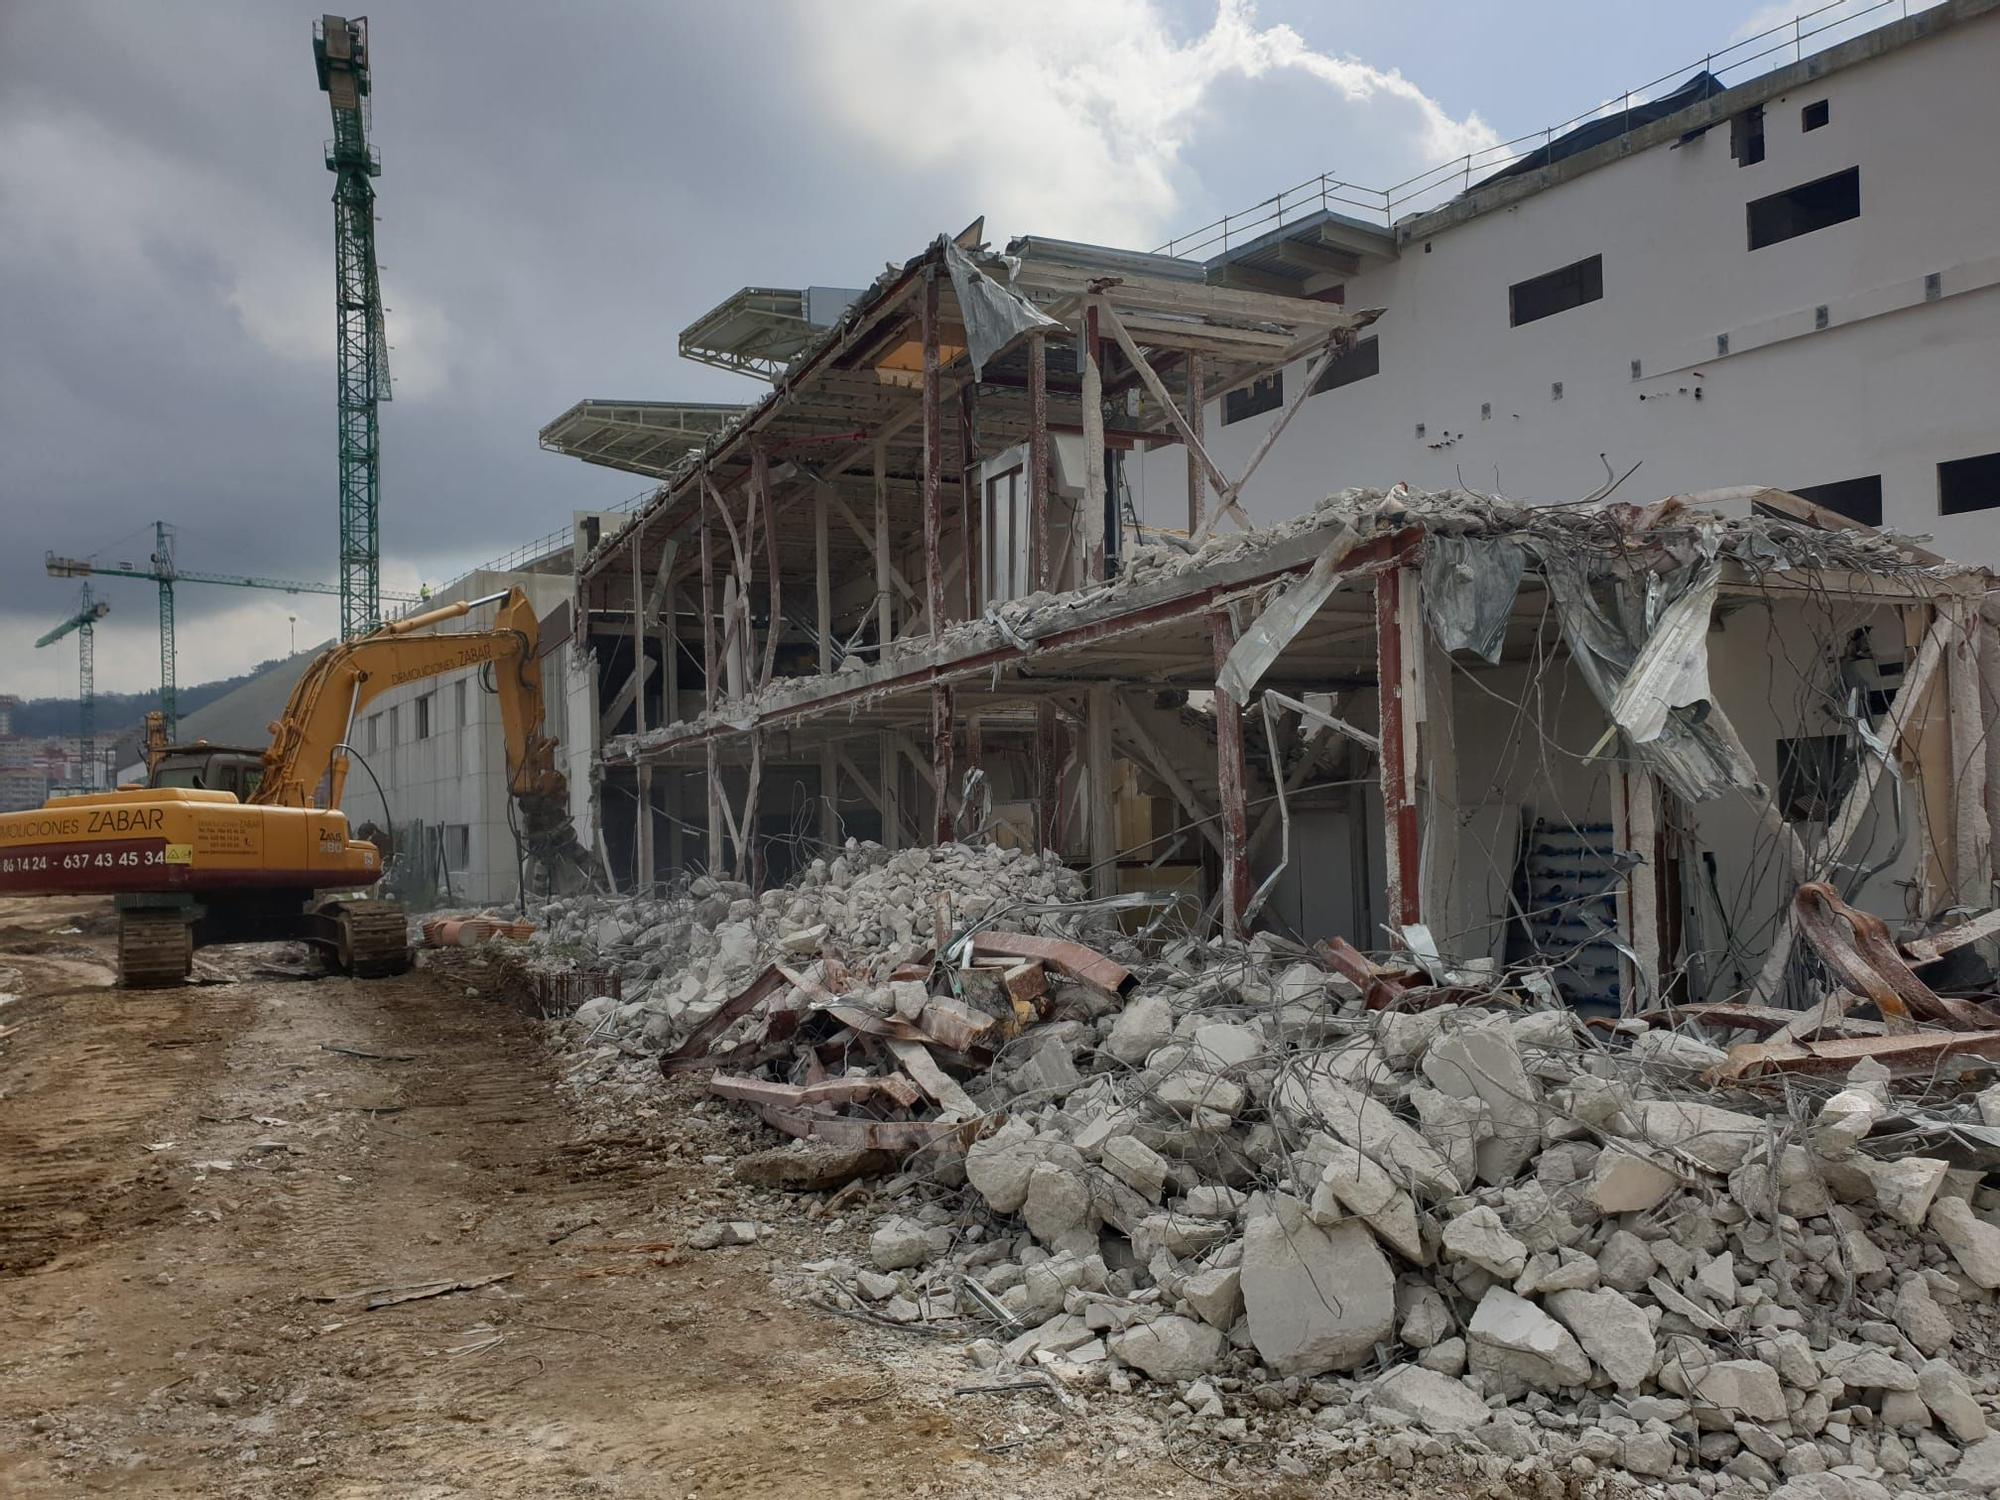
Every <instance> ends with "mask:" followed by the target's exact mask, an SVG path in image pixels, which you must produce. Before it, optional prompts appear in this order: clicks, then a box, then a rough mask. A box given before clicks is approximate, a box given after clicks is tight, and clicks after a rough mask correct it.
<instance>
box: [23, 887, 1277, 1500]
mask: <svg viewBox="0 0 2000 1500" xmlns="http://www.w3.org/2000/svg"><path fill="white" fill-rule="evenodd" d="M108 933H109V914H108V912H106V911H105V910H103V909H102V908H101V907H98V906H94V905H91V904H88V903H81V902H71V903H57V902H0V992H4V993H6V994H7V995H9V996H11V997H12V998H11V999H9V1000H7V1001H5V1002H4V1003H0V1495H4V1496H7V1497H26V1496H50V1495H62V1496H68V1495H97V1494H117V1495H121V1496H134V1495H146V1496H153V1495H204V1496H207V1495H222V1496H238V1495H240V1496H256V1497H259V1500H262V1497H269V1496H328V1497H342V1500H346V1497H362V1496H383V1497H388V1496H394V1497H397V1500H407V1497H445V1496H478V1497H482V1500H484V1497H514V1496H561V1495H607V1496H673V1497H675V1500H686V1497H700V1500H720V1497H729V1496H762V1495H784V1496H787V1497H788V1500H823V1497H829V1500H840V1497H856V1496H889V1495H898V1496H901V1495H936V1496H958V1495H983V1496H1015V1495H1019V1496H1058V1495H1069V1494H1079V1495H1080V1494H1097V1495H1107V1494H1124V1493H1130V1494H1134V1495H1138V1494H1145V1495H1147V1496H1149V1497H1163V1496H1165V1495H1167V1494H1168V1493H1170V1492H1172V1491H1175V1490H1177V1489H1180V1487H1181V1485H1180V1482H1181V1481H1186V1478H1187V1477H1186V1475H1185V1474H1182V1473H1181V1472H1179V1471H1178V1470H1177V1469H1175V1468H1174V1467H1172V1466H1170V1465H1169V1464H1167V1463H1165V1462H1163V1461H1161V1460H1160V1459H1159V1456H1158V1455H1157V1454H1153V1455H1146V1456H1145V1457H1144V1458H1141V1457H1140V1456H1139V1455H1138V1454H1135V1453H1134V1452H1133V1451H1131V1450H1130V1449H1129V1448H1124V1447H1122V1446H1119V1447H1113V1446H1108V1445H1107V1444H1106V1443H1105V1442H1104V1441H1103V1430H1102V1429H1101V1428H1099V1429H1097V1430H1096V1432H1095V1433H1094V1434H1085V1433H1082V1432H1078V1433H1077V1434H1076V1435H1075V1441H1074V1442H1072V1441H1071V1440H1070V1437H1069V1436H1067V1435H1066V1433H1067V1432H1068V1429H1069V1428H1070V1427H1071V1426H1073V1425H1075V1419H1071V1418H1065V1417H1063V1416H1062V1415H1061V1414H1060V1413H1056V1412H1054V1411H1053V1409H1052V1408H1051V1407H1049V1406H1048V1405H1047V1404H1046V1403H1043V1405H1042V1406H1041V1407H1040V1409H1039V1410H1038V1411H1037V1410H1035V1408H1034V1404H1033V1403H1032V1402H1023V1403H1017V1404H1014V1405H1012V1406H1010V1405H1009V1404H1007V1403H1004V1402H998V1401H995V1400H993V1399H991V1398H987V1399H985V1400H984V1401H980V1400H967V1399H964V1398H960V1399H957V1400H954V1399H953V1398H952V1397H951V1396H950V1394H949V1384H950V1375H949V1373H948V1372H949V1370H950V1369H951V1368H954V1366H952V1365H950V1364H949V1363H948V1362H946V1361H944V1360H943V1359H942V1357H941V1356H940V1358H939V1361H938V1365H937V1371H930V1370H924V1371H920V1372H918V1373H917V1374H913V1373H912V1366H911V1364H910V1361H909V1358H908V1356H907V1354H906V1353H905V1351H906V1349H907V1347H908V1344H909V1340H908V1338H907V1336H900V1335H892V1334H885V1333H879V1332H876V1331H874V1330H871V1329H865V1328H859V1327H857V1326H856V1325H855V1324H853V1323H851V1322H848V1321H845V1320H842V1319H837V1318H834V1317H831V1316H829V1315H826V1314H824V1313H821V1312H818V1311H815V1310H813V1309H811V1308H810V1307H807V1306H795V1305H789V1304H788V1303H787V1302H786V1301H785V1300H784V1298H783V1297H781V1296H779V1295H778V1294H777V1293H776V1292H775V1291H774V1289H773V1284H772V1280H771V1272H772V1270H773V1269H775V1268H777V1267H779V1266H795V1265H797V1264H799V1263H800V1262H802V1261H808V1260H811V1259H812V1258H813V1257H814V1255H815V1254H816V1253H818V1254H825V1253H828V1251H829V1249H830V1248H831V1246H829V1245H826V1244H823V1243H821V1242H820V1241H818V1240H816V1239H815V1238H814V1237H813V1235H814V1231H813V1229H812V1227H811V1226H810V1224H808V1223H807V1222H806V1221H805V1219H804V1216H803V1215H795V1216H794V1218H795V1219H796V1221H797V1222H796V1223H794V1224H792V1225H791V1226H789V1227H780V1228H779V1229H778V1230H777V1231H776V1233H775V1234H774V1236H773V1238H772V1241H771V1243H769V1244H760V1245H758V1246H754V1247H748V1248H743V1249H736V1250H729V1251H723V1252H717V1253H714V1254H707V1255H704V1254H700V1253H697V1252H692V1251H682V1250H679V1249H677V1248H675V1247H677V1246H678V1245H679V1244H680V1243H681V1242H682V1241H683V1240H684V1238H685V1235H686V1233H687V1231H688V1230H689V1229H690V1228H692V1226H693V1225H694V1224H696V1223H698V1222H699V1221H700V1220H702V1219H704V1218H708V1217H712V1216H714V1215H715V1214H716V1213H718V1212H727V1210H728V1209H729V1207H730V1205H729V1203H728V1201H727V1199H726V1197H719V1196H718V1179H719V1177H720V1176H721V1173H720V1169H719V1168H718V1167H717V1165H716V1164H715V1163H714V1162H713V1161H711V1162H709V1163H704V1162H703V1161H702V1159H701V1157H702V1154H703V1147H702V1143H701V1142H700V1141H699V1140H695V1139H691V1138H689V1139H677V1138H676V1136H675V1133H674V1132H675V1127H674V1126H673V1124H672V1123H671V1118H672V1117H673V1116H674V1115H675V1114H676V1112H675V1111H672V1110H663V1111H662V1112H661V1116H660V1120H659V1123H658V1129H657V1132H656V1133H655V1134H653V1135H651V1136H632V1135H626V1136H623V1137H616V1136H614V1137H606V1136H604V1135H603V1134H602V1133H598V1134H592V1133H591V1132H590V1130H589V1129H588V1127H586V1125H585V1124H584V1123H583V1122H582V1121H581V1120H579V1119H578V1118H577V1117H575V1116H574V1115H572V1114H571V1113H570V1111H569V1109H568V1107H567V1106H566V1105H565V1104H564V1102H563V1100H562V1096H561V1094H560V1093H559V1092H558V1090H557V1089H556V1088H555V1087H553V1083H554V1080H553V1078H552V1076H551V1071H550V1069H551V1064H550V1061H549V1056H550V1054H549V1052H548V1049H547V1048H546V1047H545V1046H544V1044H543V1041H542V1038H541V1033H540V1027H539V1025H538V1023H536V1022H535V1021H533V1020H532V1019H530V1018H528V1017H527V1016H525V1015H523V1014H521V1013H520V1012H518V1011H516V1010H514V1009H512V1008H509V1007H508V1006H507V1005H505V1004H502V1003H500V1002H499V1001H497V1000H495V999H494V998H491V997H488V996H476V995H471V994H468V993H467V988H466V985H465V984H464V982H463V980H462V978H460V979H448V978H446V977H445V976H443V975H441V974H439V973H435V972H430V971H419V972H417V973H413V974H410V975H407V976H404V977H403V978H400V979H396V980H389V981H379V980H378V981H373V982H367V983H355V982H349V981H343V980H333V979H323V980H318V981H312V982H302V981H299V980H296V979H290V978H286V977H284V976H283V975H280V974H273V973H271V972H270V969H269V966H270V965H271V964H273V963H274V962H282V961H284V960H285V958H286V955H285V952H284V950H281V949H261V948H246V949H233V950H232V949H221V950H213V951H211V952H207V953H204V955H203V959H204V967H205V968H206V969H208V970H209V971H210V972H211V975H212V977H214V978H216V979H218V980H219V981H220V982H214V983H206V984H199V985H190V986H187V987H184V988H181V989H177V990H170V991H150V992H148V991H137V992H127V991H119V990H116V989H113V988H111V984H110V979H111V974H110V969H109V967H108V964H107V961H106V958H107V952H108ZM290 961H291V962H294V963H296V962H298V960H297V958H296V955H293V956H292V957H291V959H290ZM708 1128H709V1129H711V1130H720V1129H722V1128H723V1127H721V1126H711V1127H708ZM713 1144H714V1143H713V1141H712V1140H711V1141H710V1142H709V1143H708V1149H709V1150H712V1149H713ZM756 1144H762V1143H761V1142H759V1143H756ZM841 1248H843V1249H846V1250H847V1251H848V1252H849V1253H852V1251H853V1249H854V1248H855V1247H854V1246H853V1245H844V1246H842V1247H841ZM488 1277H502V1278H505V1279H502V1280H494V1281H491V1282H490V1283H488V1284H486V1285H484V1286H479V1287H475V1288H473V1289H470V1290H463V1291H457V1292H453V1293H450V1294H447V1295H441V1296H432V1297H426V1298H423V1299H420V1300H402V1301H397V1300H393V1299H394V1298H395V1297H397V1296H398V1295H400V1294H401V1293H402V1292H404V1291H408V1290H413V1289H421V1288H425V1287H426V1286H428V1285H430V1284H434V1283H439V1282H454V1281H470V1282H477V1281H479V1280H481V1279H483V1278H488ZM371 1302H380V1303H383V1304H384V1305H380V1306H376V1307H373V1308H371V1307H370V1303H371ZM899 1339H900V1340H901V1342H900V1343H899V1342H898V1340H899ZM955 1368H958V1369H961V1370H962V1366H955ZM938 1371H945V1372H946V1373H944V1374H939V1373H938ZM1024 1410H1025V1411H1029V1412H1031V1413H1032V1414H1033V1415H1034V1416H1035V1418H1036V1420H1037V1421H1038V1423H1039V1424H1041V1425H1040V1427H1039V1428H1038V1429H1037V1430H1036V1431H1035V1434H1034V1435H1035V1441H1034V1442H1032V1443H1029V1442H1024V1441H1023V1437H1022V1433H1023V1431H1024V1430H1025V1429H1024V1428H1023V1424H1022V1421H1021V1414H1022V1413H1023V1411H1024ZM996 1448H997V1449H1000V1450H1001V1451H998V1452H996V1451H994V1450H995V1449H996ZM982 1449H985V1450H986V1451H984V1452H982V1451H981V1450H982ZM1189 1483H1190V1484H1191V1483H1192V1482H1191V1481H1189ZM1186 1492H1187V1493H1207V1494H1215V1493H1217V1491H1216V1490H1214V1489H1212V1488H1206V1487H1205V1486H1200V1485H1196V1486H1194V1487H1193V1488H1190V1489H1188V1490H1187V1491H1186ZM1264 1493H1273V1492H1272V1491H1268V1490H1267V1491H1264Z"/></svg>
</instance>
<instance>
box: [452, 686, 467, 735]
mask: <svg viewBox="0 0 2000 1500" xmlns="http://www.w3.org/2000/svg"><path fill="white" fill-rule="evenodd" d="M465 689H466V679H465V678H463V677H461V678H459V679H458V681H456V682H454V683H453V684H452V685H451V698H452V705H453V706H452V727H453V728H455V729H463V728H465Z"/></svg>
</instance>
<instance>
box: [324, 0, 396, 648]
mask: <svg viewBox="0 0 2000 1500" xmlns="http://www.w3.org/2000/svg"><path fill="white" fill-rule="evenodd" d="M313 62H314V63H315V64H316V65H317V67H318V69H319V86H320V89H321V90H322V91H323V92H324V93H325V94H326V96H327V102H328V104H329V105H330V106H331V107H332V110H333V139H332V140H331V141H329V142H328V143H327V147H326V165H327V170H328V171H330V172H332V173H333V174H334V183H333V259H334V298H335V301H334V308H335V326H336V328H337V331H338V342H337V347H336V351H335V361H336V364H337V365H338V368H339V377H340V379H339V384H340V634H341V637H342V638H343V639H352V638H353V637H355V636H358V635H366V634H367V633H368V632H369V631H370V630H373V629H374V628H375V626H376V625H377V624H378V623H379V622H380V620H381V617H382V605H381V556H382V548H381V524H380V523H381V499H382V487H381V481H382V475H381V437H380V429H379V426H378V423H377V407H378V406H379V404H380V403H381V402H384V401H387V400H388V399H389V398H390V394H391V392H390V386H389V343H388V340H387V339H386V338H385V337H384V336H383V332H382V286H381V281H380V278H379V277H378V276H377V275H376V270H375V187H374V183H373V180H372V179H374V178H376V177H379V176H380V175H381V173H382V161H381V158H380V157H378V156H377V155H376V154H375V151H374V149H373V148H372V147H370V146H369V144H368V91H369V79H368V20H367V18H366V17H365V16H356V17H354V18H353V19H352V20H349V19H348V18H347V17H345V16H323V17H321V18H320V20H319V22H318V23H317V24H316V25H315V26H314V27H313Z"/></svg>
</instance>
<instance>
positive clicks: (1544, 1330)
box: [1466, 1286, 1590, 1395]
mask: <svg viewBox="0 0 2000 1500" xmlns="http://www.w3.org/2000/svg"><path fill="white" fill-rule="evenodd" d="M1466 1337H1467V1341H1468V1356H1469V1358H1470V1361H1471V1365H1472V1369H1473V1370H1474V1371H1475V1372H1476V1373H1478V1374H1482V1375H1485V1376H1487V1377H1488V1378H1489V1380H1491V1381H1492V1382H1493V1383H1494V1385H1495V1386H1496V1387H1497V1388H1498V1389H1499V1390H1501V1391H1503V1392H1507V1391H1512V1392H1513V1393H1514V1394H1517V1395H1518V1394H1520V1393H1521V1392H1524V1391H1527V1390H1530V1389H1533V1390H1541V1391H1558V1390H1561V1389H1562V1388H1563V1387H1565V1386H1581V1385H1587V1384H1588V1383H1589V1381H1590V1360H1589V1358H1588V1357H1587V1356H1586V1355H1585V1354H1584V1352H1583V1348H1582V1346H1581V1345H1579V1344H1578V1343H1577V1341H1576V1340H1575V1338H1573V1337H1572V1336H1571V1335H1570V1332H1569V1330H1568V1329H1566V1328H1564V1327H1563V1326H1562V1324H1560V1323H1558V1322H1557V1321H1556V1320H1555V1319H1554V1318H1552V1317H1550V1316H1549V1315H1548V1314H1547V1313H1545V1312H1543V1311H1542V1310H1541V1309H1540V1308H1539V1307H1537V1306H1535V1305H1534V1303H1532V1302H1529V1301H1527V1300H1526V1299H1524V1298H1521V1297H1517V1296H1515V1295H1514V1294H1513V1293H1512V1292H1510V1291H1509V1290H1507V1288H1505V1287H1501V1286H1496V1287H1492V1288H1489V1289H1488V1291H1487V1293H1486V1295H1485V1296H1484V1297H1482V1298H1480V1300H1479V1306H1478V1308H1477V1309H1476V1310H1475V1311H1474V1312H1473V1315H1472V1322H1471V1324H1470V1325H1468V1327H1467V1328H1466Z"/></svg>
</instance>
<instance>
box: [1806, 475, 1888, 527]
mask: <svg viewBox="0 0 2000 1500" xmlns="http://www.w3.org/2000/svg"><path fill="white" fill-rule="evenodd" d="M1792 493H1793V494H1794V495H1797V496H1798V497H1799V498H1800V499H1801V500H1810V501H1812V503H1813V504H1814V505H1824V506H1825V507H1826V508H1827V509H1828V510H1830V511H1833V512H1834V513H1836V514H1837V515H1843V516H1845V517H1847V519H1848V520H1850V521H1859V522H1860V523H1861V524H1862V525H1863V526H1880V525H1881V524H1882V476H1881V475H1880V474H1870V475H1869V476H1868V477H1867V478H1865V479H1836V480H1835V481H1834V482H1833V483H1832V484H1808V485H1801V486H1800V487H1799V488H1798V489H1795V490H1793V491H1792Z"/></svg>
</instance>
